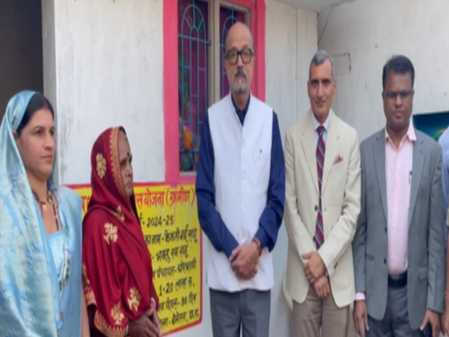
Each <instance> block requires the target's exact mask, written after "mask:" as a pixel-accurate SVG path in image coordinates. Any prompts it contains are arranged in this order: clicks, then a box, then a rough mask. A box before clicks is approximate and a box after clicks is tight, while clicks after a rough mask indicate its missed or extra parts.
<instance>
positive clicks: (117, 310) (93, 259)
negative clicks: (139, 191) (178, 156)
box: [83, 127, 162, 337]
mask: <svg viewBox="0 0 449 337" xmlns="http://www.w3.org/2000/svg"><path fill="white" fill-rule="evenodd" d="M131 162H132V154H131V150H130V147H129V143H128V140H127V137H126V133H125V130H124V129H123V128H121V127H117V128H111V129H107V130H106V131H104V132H103V133H102V134H101V135H100V136H99V137H98V139H97V140H96V142H95V144H94V146H93V148H92V153H91V165H92V174H91V184H92V197H91V200H90V203H89V207H88V210H87V213H86V215H85V217H84V220H83V289H84V294H85V298H86V302H87V306H88V311H89V316H90V317H89V318H90V322H91V335H92V336H108V337H109V336H114V337H115V336H131V337H140V336H145V337H158V336H161V335H162V331H161V325H160V323H159V319H158V316H157V308H158V297H157V294H156V291H155V288H154V284H153V270H152V266H151V257H150V253H149V251H148V247H147V246H146V243H145V240H144V236H143V233H142V229H141V227H140V223H139V220H138V218H137V211H136V204H135V199H134V192H133V170H132V165H131Z"/></svg>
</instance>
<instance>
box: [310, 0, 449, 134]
mask: <svg viewBox="0 0 449 337" xmlns="http://www.w3.org/2000/svg"><path fill="white" fill-rule="evenodd" d="M448 12H449V2H448V1H446V0H429V1H419V0H395V1H391V0H376V1H366V0H358V1H355V2H352V3H348V4H344V5H341V6H339V7H336V8H334V9H330V10H327V11H325V12H321V13H320V14H319V18H318V32H319V35H322V37H321V41H320V42H319V47H320V48H323V49H326V50H327V51H328V52H329V53H331V54H333V55H336V54H342V53H347V52H349V53H350V57H351V72H350V73H349V74H348V75H344V76H337V81H338V82H337V97H336V99H335V103H334V108H335V110H336V113H337V114H338V115H340V116H341V117H343V118H344V119H345V120H346V121H348V122H349V123H350V124H351V125H353V126H354V127H355V128H356V129H357V131H358V133H359V137H360V139H364V138H366V137H367V136H369V135H370V134H372V133H373V132H375V131H377V130H379V129H380V128H382V127H383V126H384V124H385V117H384V114H383V107H382V98H381V92H382V67H383V65H384V64H385V62H386V61H387V60H388V58H389V57H391V55H392V54H404V55H406V56H408V57H409V58H410V59H411V61H412V62H413V64H414V67H415V72H416V80H415V99H414V113H426V112H435V111H441V110H448V108H449V96H448V93H449V66H448V52H449V45H448V44H447V43H446V42H447V33H448V32H449V21H448V20H447V15H446V13H448ZM326 23H327V24H326Z"/></svg>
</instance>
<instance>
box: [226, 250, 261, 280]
mask: <svg viewBox="0 0 449 337" xmlns="http://www.w3.org/2000/svg"><path fill="white" fill-rule="evenodd" d="M229 261H230V263H231V268H232V270H233V271H234V273H235V274H236V275H237V277H238V278H239V279H242V280H250V279H252V278H253V277H254V276H256V274H257V264H258V263H259V250H258V247H257V245H256V244H255V243H254V242H251V243H250V244H249V245H240V246H238V247H237V248H236V249H234V250H233V251H232V254H231V256H230V258H229Z"/></svg>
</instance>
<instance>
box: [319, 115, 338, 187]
mask: <svg viewBox="0 0 449 337" xmlns="http://www.w3.org/2000/svg"><path fill="white" fill-rule="evenodd" d="M337 123H338V121H337V118H336V117H335V115H334V112H333V111H332V110H331V111H330V115H329V126H328V130H327V139H326V151H325V154H324V168H323V184H322V187H321V188H322V191H321V192H322V193H324V189H325V187H326V183H327V180H328V178H329V174H330V172H331V170H332V167H333V166H334V160H335V158H336V157H337V155H338V153H339V151H340V133H339V131H338V124H337Z"/></svg>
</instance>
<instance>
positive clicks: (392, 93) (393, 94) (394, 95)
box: [385, 90, 413, 101]
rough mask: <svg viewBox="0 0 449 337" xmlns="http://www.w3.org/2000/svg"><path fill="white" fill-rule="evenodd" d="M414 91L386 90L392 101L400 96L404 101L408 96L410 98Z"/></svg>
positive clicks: (386, 94)
mask: <svg viewBox="0 0 449 337" xmlns="http://www.w3.org/2000/svg"><path fill="white" fill-rule="evenodd" d="M412 93H413V90H404V91H398V92H396V91H385V96H386V97H387V98H388V99H389V100H390V101H396V99H397V97H398V96H399V97H400V98H401V101H404V100H406V99H407V98H409V97H410V96H411V94H412Z"/></svg>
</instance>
